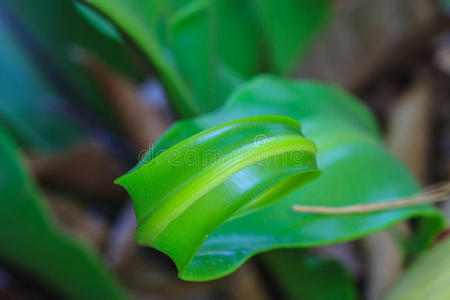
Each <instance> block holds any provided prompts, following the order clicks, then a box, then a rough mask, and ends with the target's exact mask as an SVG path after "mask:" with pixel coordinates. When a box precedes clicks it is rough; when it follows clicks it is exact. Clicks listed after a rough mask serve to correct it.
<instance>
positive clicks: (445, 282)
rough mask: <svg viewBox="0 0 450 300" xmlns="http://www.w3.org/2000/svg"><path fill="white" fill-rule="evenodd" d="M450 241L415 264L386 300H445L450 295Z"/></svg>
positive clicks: (438, 245) (440, 245)
mask: <svg viewBox="0 0 450 300" xmlns="http://www.w3.org/2000/svg"><path fill="white" fill-rule="evenodd" d="M449 253H450V239H446V240H445V241H443V242H441V243H439V244H437V245H436V246H435V247H434V248H433V249H431V250H430V251H429V252H427V253H424V254H423V255H422V256H421V257H419V258H418V259H417V261H416V262H414V263H413V264H412V265H411V266H410V268H409V269H408V270H407V271H406V273H405V274H404V275H403V276H402V278H401V279H400V281H399V282H398V283H397V284H396V285H395V286H394V288H393V289H392V291H391V292H389V293H388V295H387V297H386V298H385V299H386V300H403V299H404V300H416V299H417V300H422V299H427V300H445V299H448V297H449V295H450V255H449Z"/></svg>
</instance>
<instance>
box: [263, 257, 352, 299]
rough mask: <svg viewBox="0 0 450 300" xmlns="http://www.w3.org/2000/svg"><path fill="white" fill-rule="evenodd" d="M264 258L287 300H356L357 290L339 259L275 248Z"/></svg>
mask: <svg viewBox="0 0 450 300" xmlns="http://www.w3.org/2000/svg"><path fill="white" fill-rule="evenodd" d="M262 261H263V262H264V263H265V266H266V268H267V269H268V271H269V272H270V274H272V278H273V280H274V281H275V283H276V284H277V285H279V286H280V287H281V288H282V290H283V292H284V294H285V295H286V296H287V299H291V300H295V299H298V300H335V299H339V300H356V299H357V289H356V285H355V282H354V281H353V279H352V278H351V275H350V274H349V273H348V271H347V270H346V269H345V268H344V266H342V265H341V264H340V263H339V262H337V261H334V260H331V259H326V258H320V257H316V256H313V255H312V254H309V253H307V252H306V251H304V250H298V249H282V250H276V251H271V252H268V253H266V254H264V255H263V256H262Z"/></svg>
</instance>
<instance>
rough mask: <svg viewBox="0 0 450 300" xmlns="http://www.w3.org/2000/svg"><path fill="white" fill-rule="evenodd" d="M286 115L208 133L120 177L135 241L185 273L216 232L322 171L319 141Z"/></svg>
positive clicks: (241, 122)
mask: <svg viewBox="0 0 450 300" xmlns="http://www.w3.org/2000/svg"><path fill="white" fill-rule="evenodd" d="M300 129H301V127H300V125H299V123H298V122H297V121H295V120H294V119H291V118H289V117H284V116H259V117H250V118H244V119H240V120H237V121H232V122H229V123H225V124H223V125H220V126H217V127H214V128H212V129H209V130H205V131H203V132H201V133H199V134H196V135H194V136H192V137H190V138H188V139H186V140H184V141H183V142H181V143H178V144H176V145H175V146H173V147H171V148H169V149H168V150H166V151H164V152H162V153H161V154H159V155H158V156H156V158H155V159H153V160H151V161H150V162H145V161H143V162H141V164H140V165H139V166H138V167H137V168H136V169H134V170H132V171H131V172H129V173H128V174H126V175H124V176H123V177H121V178H120V179H119V180H118V181H117V182H118V183H120V184H121V185H123V186H124V187H126V188H127V190H128V191H129V192H130V195H131V197H132V199H133V204H134V207H135V211H136V216H137V220H138V229H137V233H136V238H137V240H138V242H139V243H140V244H142V245H146V246H152V247H155V248H157V249H159V250H160V251H162V252H164V253H166V254H168V255H169V256H170V257H171V258H172V259H173V260H174V261H175V263H176V265H177V267H178V269H179V270H180V272H181V273H183V270H184V269H185V267H187V265H189V263H190V262H191V260H192V258H193V256H194V255H195V253H196V252H197V250H198V249H199V248H200V246H201V245H202V244H203V242H204V241H205V239H206V238H207V237H208V235H209V233H210V232H212V231H213V230H214V229H216V228H217V227H218V226H219V225H221V224H222V223H223V222H225V221H226V220H228V219H230V218H237V217H239V216H242V215H244V214H247V213H249V212H252V211H255V210H256V209H258V208H261V207H264V206H267V205H268V204H270V203H273V202H274V201H276V200H278V199H280V198H281V197H283V196H284V195H286V194H287V193H289V192H290V191H293V190H295V189H297V188H299V187H300V186H301V185H304V184H305V183H307V182H309V181H310V180H312V179H314V178H315V177H317V176H318V175H319V173H320V172H319V170H318V169H317V168H316V161H315V156H314V155H315V153H316V147H315V146H314V144H313V143H312V142H311V141H309V140H308V139H306V138H305V137H303V135H302V134H301V132H300Z"/></svg>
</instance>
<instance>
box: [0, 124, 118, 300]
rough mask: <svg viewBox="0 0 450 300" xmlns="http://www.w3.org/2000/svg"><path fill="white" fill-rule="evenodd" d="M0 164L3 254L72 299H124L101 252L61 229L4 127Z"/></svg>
mask: <svg viewBox="0 0 450 300" xmlns="http://www.w3.org/2000/svg"><path fill="white" fill-rule="evenodd" d="M0 169H1V172H0V195H1V199H0V236H1V239H0V258H1V259H2V260H4V261H6V262H8V263H9V264H12V265H15V266H17V267H19V268H20V269H23V270H25V271H27V272H29V273H30V274H32V275H34V276H36V277H37V278H39V279H40V280H43V281H45V282H46V283H48V284H50V285H52V286H53V287H54V288H55V289H56V290H57V291H59V292H60V293H62V294H63V295H65V296H67V297H69V298H72V299H125V298H126V297H125V295H124V292H123V291H122V290H121V288H120V286H119V285H118V282H117V281H116V280H115V278H113V276H112V274H111V273H110V272H109V271H108V270H107V269H106V267H105V266H104V265H103V264H102V263H101V261H100V260H99V258H98V257H97V255H96V254H94V252H93V251H92V250H91V249H89V248H88V247H87V246H85V245H83V244H82V243H81V242H78V241H76V240H74V239H73V238H72V237H71V236H70V235H68V234H67V233H64V232H62V231H61V230H59V229H58V228H57V226H56V224H55V221H54V220H53V218H52V216H51V215H50V214H49V208H48V207H47V206H46V204H45V202H44V200H43V198H42V196H41V193H40V191H39V190H38V188H37V187H36V185H35V183H34V182H33V181H32V180H31V179H30V176H29V174H28V170H26V167H25V166H24V162H23V160H22V158H21V157H20V155H19V152H18V149H17V147H16V146H15V145H14V144H13V142H12V141H11V139H10V138H9V137H8V136H7V135H6V134H5V132H4V131H3V128H0Z"/></svg>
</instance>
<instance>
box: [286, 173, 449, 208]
mask: <svg viewBox="0 0 450 300" xmlns="http://www.w3.org/2000/svg"><path fill="white" fill-rule="evenodd" d="M449 199H450V182H449V181H447V182H443V183H438V184H434V185H431V186H429V187H427V188H425V189H423V190H422V192H421V193H420V194H417V195H414V196H411V197H406V198H396V199H391V200H388V201H384V202H377V203H369V204H356V205H350V206H341V207H330V206H308V205H293V206H292V209H293V210H294V211H295V212H300V213H315V214H326V215H344V214H365V213H372V212H378V211H386V210H394V209H398V208H402V207H411V206H417V205H424V204H431V203H436V202H443V201H448V200H449Z"/></svg>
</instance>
